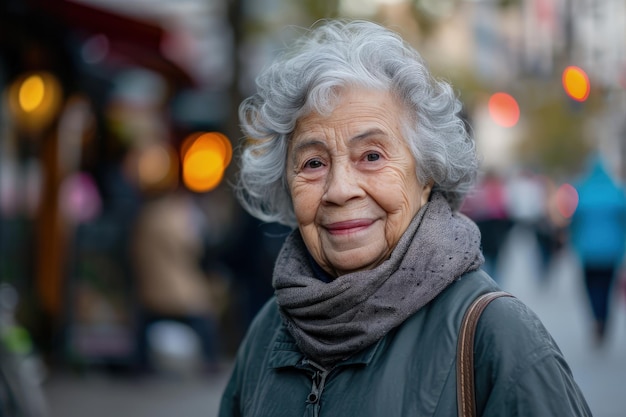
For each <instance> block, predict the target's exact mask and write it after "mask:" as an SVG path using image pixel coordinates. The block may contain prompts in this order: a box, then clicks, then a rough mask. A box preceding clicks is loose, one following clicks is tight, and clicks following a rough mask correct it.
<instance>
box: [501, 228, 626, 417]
mask: <svg viewBox="0 0 626 417" xmlns="http://www.w3.org/2000/svg"><path fill="white" fill-rule="evenodd" d="M535 251H536V247H535V246H534V242H533V241H532V240H531V238H530V237H529V236H527V235H525V234H523V233H521V232H519V231H515V230H514V231H513V235H511V237H510V240H509V244H508V245H507V247H506V249H505V252H504V253H503V262H502V264H503V266H504V268H503V269H502V270H501V275H502V277H503V280H502V282H501V284H502V286H503V287H504V289H506V290H508V291H510V292H512V293H513V294H514V295H516V296H517V297H518V298H520V299H521V300H523V301H524V302H525V303H526V304H527V305H528V306H529V307H531V308H532V309H533V310H534V311H535V313H537V315H538V316H539V317H540V318H541V320H542V321H543V323H544V325H545V326H546V328H547V329H548V330H549V331H550V333H551V334H552V336H553V337H554V339H555V340H556V342H557V344H558V345H559V347H560V348H561V351H562V352H563V354H564V356H565V359H566V360H567V361H568V363H569V365H570V367H571V368H572V373H573V374H574V378H575V379H576V382H577V383H578V385H579V386H580V388H581V390H582V391H583V393H584V395H585V398H586V399H587V402H588V403H589V407H590V408H591V411H592V413H593V415H594V417H622V416H624V415H626V412H625V411H624V410H626V395H624V393H625V391H624V388H625V387H626V302H625V300H624V299H622V298H620V297H619V296H618V295H617V294H615V297H614V300H613V303H612V306H611V307H612V311H611V314H612V319H613V321H612V322H611V323H609V328H608V335H609V338H608V340H607V343H606V345H604V346H602V347H600V348H597V347H595V346H594V345H593V340H592V339H591V338H590V337H589V336H590V335H591V332H590V329H591V326H592V323H591V313H590V311H589V306H588V301H587V299H586V294H585V293H584V288H583V278H582V276H581V271H580V269H579V265H578V263H577V260H576V258H575V256H574V255H573V254H572V253H570V252H568V251H565V252H564V253H563V254H562V255H561V256H560V257H559V258H557V259H555V260H554V263H553V265H552V267H551V269H550V273H549V276H548V281H547V282H541V280H540V279H538V276H537V269H536V268H535V264H534V259H535Z"/></svg>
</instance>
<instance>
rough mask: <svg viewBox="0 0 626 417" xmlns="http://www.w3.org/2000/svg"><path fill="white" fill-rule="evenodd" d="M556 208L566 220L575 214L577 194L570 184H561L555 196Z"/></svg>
mask: <svg viewBox="0 0 626 417" xmlns="http://www.w3.org/2000/svg"><path fill="white" fill-rule="evenodd" d="M555 202H556V208H557V210H558V212H559V213H560V214H561V216H563V217H564V218H566V219H569V218H570V217H572V216H573V215H574V213H575V212H576V208H577V207H578V192H577V191H576V188H574V187H573V186H572V185H571V184H567V183H565V184H562V185H561V186H560V187H559V188H558V189H557V190H556V195H555Z"/></svg>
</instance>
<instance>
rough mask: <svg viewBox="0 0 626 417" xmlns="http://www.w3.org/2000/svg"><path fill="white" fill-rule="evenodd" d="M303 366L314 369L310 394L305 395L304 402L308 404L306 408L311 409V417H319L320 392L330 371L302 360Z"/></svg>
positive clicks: (310, 361) (309, 361)
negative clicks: (309, 366)
mask: <svg viewBox="0 0 626 417" xmlns="http://www.w3.org/2000/svg"><path fill="white" fill-rule="evenodd" d="M303 364H304V365H307V364H308V365H311V366H312V367H313V368H314V372H313V376H312V378H311V392H310V393H309V395H307V398H306V402H307V404H309V406H308V407H307V408H309V409H310V408H312V411H313V417H319V415H320V398H321V397H322V392H323V391H324V387H325V386H326V377H328V374H329V373H330V371H331V370H330V369H326V368H324V367H323V366H321V365H319V364H317V363H315V362H313V361H312V360H309V359H304V360H303Z"/></svg>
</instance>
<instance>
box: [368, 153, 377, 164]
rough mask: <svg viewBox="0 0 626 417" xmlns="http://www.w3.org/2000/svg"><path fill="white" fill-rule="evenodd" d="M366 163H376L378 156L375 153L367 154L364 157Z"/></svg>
mask: <svg viewBox="0 0 626 417" xmlns="http://www.w3.org/2000/svg"><path fill="white" fill-rule="evenodd" d="M365 159H367V161H368V162H374V161H378V160H379V159H380V154H377V153H368V154H367V155H366V157H365Z"/></svg>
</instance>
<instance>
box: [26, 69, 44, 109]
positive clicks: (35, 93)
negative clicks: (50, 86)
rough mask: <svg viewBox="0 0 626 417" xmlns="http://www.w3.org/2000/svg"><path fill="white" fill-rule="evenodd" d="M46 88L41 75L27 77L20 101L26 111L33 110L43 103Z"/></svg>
mask: <svg viewBox="0 0 626 417" xmlns="http://www.w3.org/2000/svg"><path fill="white" fill-rule="evenodd" d="M45 92H46V88H45V84H44V81H43V79H42V78H41V77H40V76H39V75H31V76H30V77H28V78H26V79H25V80H24V82H23V83H22V85H21V86H20V91H19V103H20V106H21V107H22V109H23V110H24V111H25V112H31V111H33V110H35V109H36V108H37V107H39V106H40V105H41V103H42V102H43V98H44V96H45Z"/></svg>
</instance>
